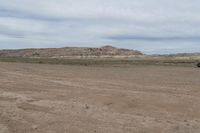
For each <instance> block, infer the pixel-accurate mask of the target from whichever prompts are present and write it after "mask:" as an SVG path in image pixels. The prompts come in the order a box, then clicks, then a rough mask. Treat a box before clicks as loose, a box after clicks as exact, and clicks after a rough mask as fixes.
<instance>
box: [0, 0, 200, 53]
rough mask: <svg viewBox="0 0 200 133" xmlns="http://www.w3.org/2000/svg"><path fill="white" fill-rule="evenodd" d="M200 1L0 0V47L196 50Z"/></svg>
mask: <svg viewBox="0 0 200 133" xmlns="http://www.w3.org/2000/svg"><path fill="white" fill-rule="evenodd" d="M199 6H200V1H199V0H0V49H8V48H30V47H65V46H84V47H87V46H90V47H99V46H102V45H107V44H112V45H113V46H117V47H125V48H131V49H137V50H141V51H143V52H145V53H149V54H155V53H161V54H163V53H176V52H178V53H180V52H200V8H199Z"/></svg>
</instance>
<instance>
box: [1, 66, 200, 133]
mask: <svg viewBox="0 0 200 133" xmlns="http://www.w3.org/2000/svg"><path fill="white" fill-rule="evenodd" d="M0 77H1V78H0V133H199V132H200V69H198V68H192V67H172V66H133V67H83V66H62V65H39V64H17V63H0Z"/></svg>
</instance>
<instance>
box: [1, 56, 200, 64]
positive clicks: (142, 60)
mask: <svg viewBox="0 0 200 133" xmlns="http://www.w3.org/2000/svg"><path fill="white" fill-rule="evenodd" d="M0 61H1V62H20V63H39V64H62V65H84V66H91V65H94V66H105V65H106V66H122V65H123V66H126V65H173V66H176V65H177V66H195V64H197V62H198V61H197V60H195V59H170V58H165V59H164V58H162V59H146V58H130V59H129V58H128V59H114V58H103V59H101V58H84V59H58V58H24V57H0Z"/></svg>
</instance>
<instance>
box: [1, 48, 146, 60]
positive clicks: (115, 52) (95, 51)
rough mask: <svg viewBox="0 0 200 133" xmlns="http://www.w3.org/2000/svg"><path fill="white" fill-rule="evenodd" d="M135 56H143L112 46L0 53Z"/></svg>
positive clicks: (13, 54)
mask: <svg viewBox="0 0 200 133" xmlns="http://www.w3.org/2000/svg"><path fill="white" fill-rule="evenodd" d="M136 55H143V53H142V52H140V51H137V50H130V49H120V48H115V47H112V46H104V47H101V48H85V47H64V48H43V49H18V50H1V51H0V56H3V57H41V58H42V57H58V58H59V57H75V56H79V57H113V56H121V57H123V56H125V57H127V56H136Z"/></svg>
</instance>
